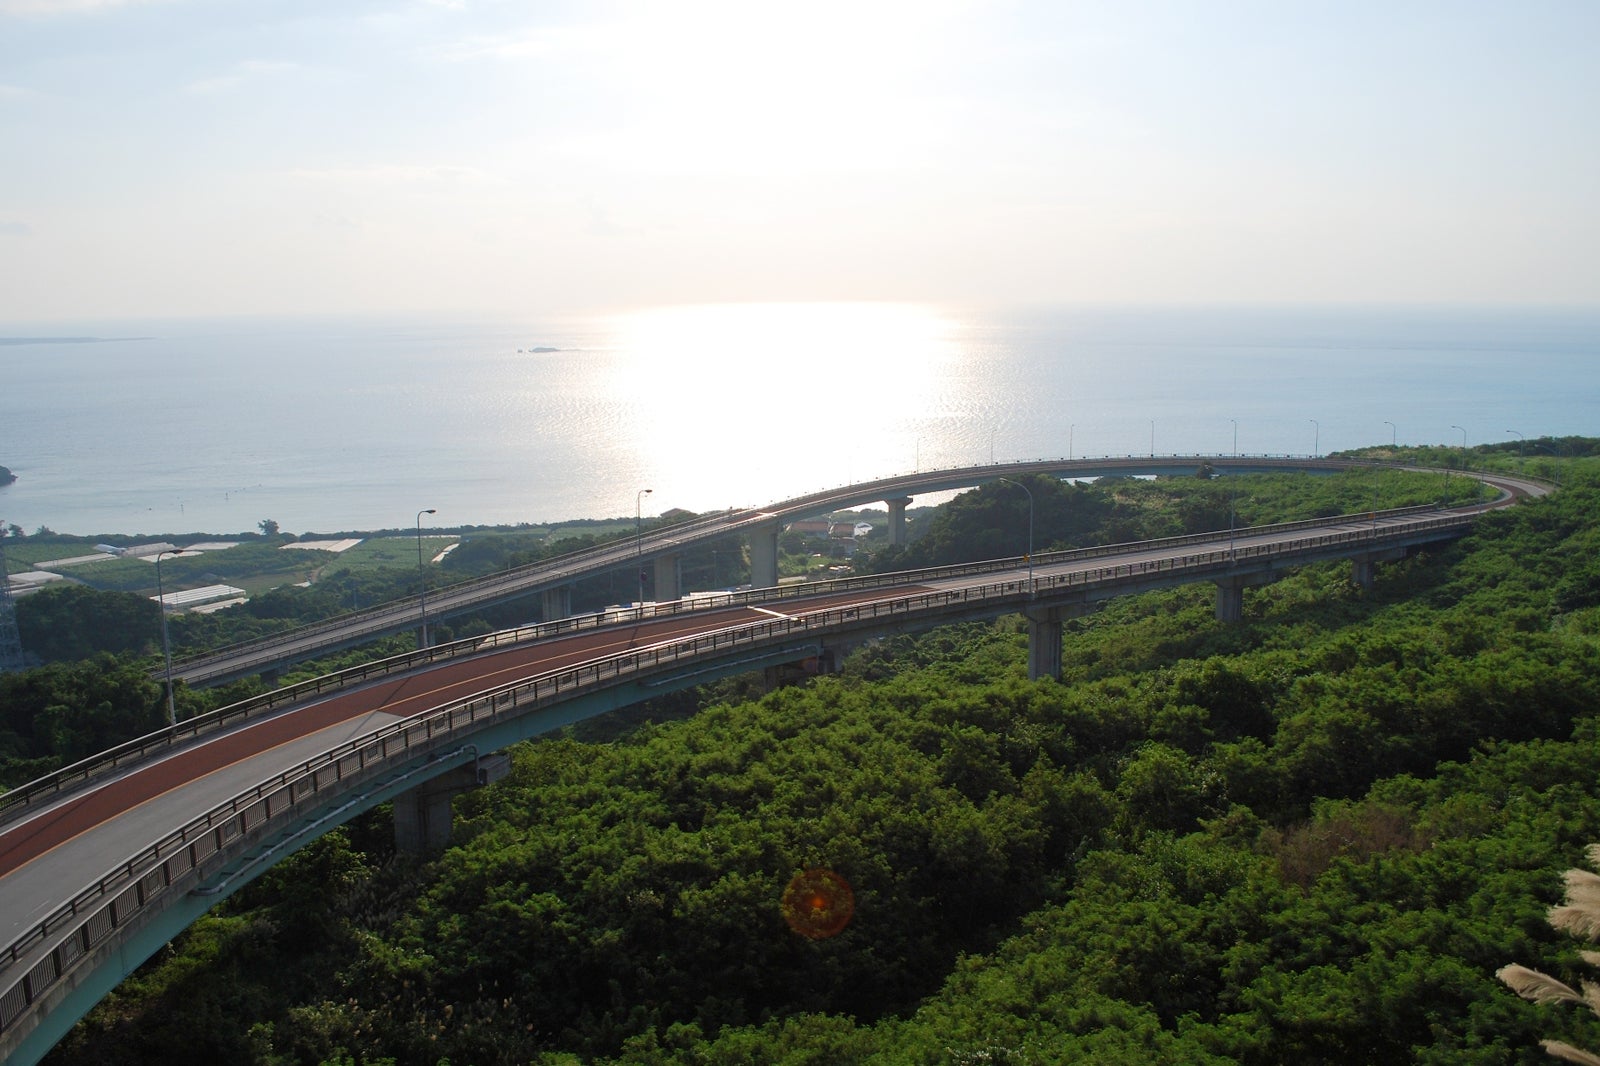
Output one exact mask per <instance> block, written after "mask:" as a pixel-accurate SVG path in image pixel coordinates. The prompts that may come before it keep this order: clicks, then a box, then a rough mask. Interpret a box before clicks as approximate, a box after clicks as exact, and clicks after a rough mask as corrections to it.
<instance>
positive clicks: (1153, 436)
mask: <svg viewBox="0 0 1600 1066" xmlns="http://www.w3.org/2000/svg"><path fill="white" fill-rule="evenodd" d="M1155 457H1156V420H1155V419H1153V418H1152V419H1151V420H1150V458H1152V459H1154V458H1155Z"/></svg>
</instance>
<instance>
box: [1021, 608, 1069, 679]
mask: <svg viewBox="0 0 1600 1066" xmlns="http://www.w3.org/2000/svg"><path fill="white" fill-rule="evenodd" d="M1022 617H1023V618H1026V619H1027V620H1028V680H1029V681H1037V680H1039V679H1040V678H1041V677H1053V678H1056V679H1057V680H1060V678H1061V611H1060V609H1059V608H1055V607H1042V608H1037V609H1035V610H1031V611H1024V612H1022Z"/></svg>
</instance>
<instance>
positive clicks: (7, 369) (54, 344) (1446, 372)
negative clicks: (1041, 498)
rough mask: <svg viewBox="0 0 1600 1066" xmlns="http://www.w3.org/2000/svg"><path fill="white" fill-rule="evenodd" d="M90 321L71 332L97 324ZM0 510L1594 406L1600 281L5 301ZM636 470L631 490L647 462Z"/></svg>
mask: <svg viewBox="0 0 1600 1066" xmlns="http://www.w3.org/2000/svg"><path fill="white" fill-rule="evenodd" d="M89 338H92V339H89ZM0 367H3V372H0V466H6V467H9V468H10V469H11V470H12V471H13V473H15V474H16V475H17V477H18V480H17V481H16V482H15V483H14V484H12V485H10V486H7V487H4V488H0V523H4V524H7V525H11V524H15V525H18V526H21V527H22V528H23V529H24V530H26V531H28V532H30V533H31V532H33V531H34V530H36V529H38V528H39V527H48V528H50V529H52V530H55V531H56V532H60V533H74V534H82V535H91V536H92V535H95V534H102V533H123V534H133V535H150V536H159V535H164V534H179V535H181V534H187V533H208V534H228V533H236V532H250V531H254V530H255V529H256V527H257V524H258V523H259V522H261V521H262V520H265V519H271V520H273V521H276V522H278V523H279V524H280V526H281V527H282V529H283V530H284V531H285V532H293V533H318V534H327V533H334V532H343V531H366V530H378V529H408V528H411V527H412V525H413V524H414V522H415V521H416V514H417V512H418V511H420V510H422V509H424V508H430V507H431V508H434V509H435V510H436V514H435V515H432V516H425V517H426V518H427V521H426V522H424V525H425V526H428V525H431V526H438V527H449V528H454V527H459V526H465V525H503V524H514V523H520V522H528V523H543V522H552V521H561V520H566V519H573V518H606V517H626V516H632V515H633V514H634V513H635V511H636V508H637V509H638V510H640V511H642V513H643V514H645V515H653V514H659V513H661V512H662V511H664V510H667V509H670V508H685V509H688V510H692V511H707V510H716V509H721V508H727V507H747V506H752V505H760V504H763V503H768V502H771V501H774V500H779V499H784V498H788V497H791V496H795V495H799V494H802V493H805V492H809V491H813V490H817V489H821V488H827V487H833V486H838V485H843V484H847V483H850V482H854V481H861V480H866V479H870V478H877V477H886V476H889V475H892V474H899V473H904V472H907V471H911V470H915V469H923V470H927V469H934V468H937V467H944V466H956V465H966V464H974V463H984V462H990V461H1006V460H1012V459H1031V458H1043V457H1054V456H1095V455H1130V454H1141V455H1142V454H1148V453H1150V452H1152V451H1154V452H1158V453H1184V454H1195V453H1205V454H1223V455H1226V454H1232V453H1233V452H1234V451H1235V450H1237V451H1238V452H1239V453H1241V454H1276V455H1310V454H1313V453H1318V454H1322V453H1327V452H1330V451H1335V450H1339V449H1347V448H1355V447H1361V446H1366V445H1376V444H1387V443H1389V442H1390V441H1391V440H1393V441H1396V442H1398V443H1401V444H1418V443H1431V444H1447V445H1454V446H1459V445H1461V444H1462V443H1463V442H1465V443H1466V444H1469V445H1476V444H1483V443H1487V442H1501V441H1507V440H1511V439H1513V438H1517V437H1521V438H1529V439H1532V438H1537V437H1540V436H1545V435H1549V436H1560V435H1566V434H1585V435H1593V434H1597V433H1600V309H1589V310H1550V309H1490V310H1478V309H1450V308H1293V309H1290V308H1207V309H1192V308H1188V309H1185V308H1143V309H1140V308H1056V309H1026V310H1010V311H973V310H966V309H958V308H948V307H940V306H932V305H918V304H873V303H858V304H850V303H841V304H755V305H706V306H687V307H667V308H655V309H644V310H639V311H635V312H628V313H619V314H609V315H588V316H570V317H564V318H563V317H553V316H547V317H542V318H538V317H529V318H527V319H525V320H517V319H515V318H512V317H510V316H507V317H504V318H501V319H498V320H492V321H491V320H474V319H467V318H460V317H457V318H446V317H434V318H423V317H399V316H396V317H391V318H358V317H349V318H317V319H310V318H302V319H242V318H234V319H205V320H202V319H192V320H180V321H155V320H147V321H125V322H73V323H16V322H9V323H0ZM646 488H648V489H650V490H652V491H651V492H650V493H649V494H648V495H643V496H641V495H640V493H641V490H643V489H646Z"/></svg>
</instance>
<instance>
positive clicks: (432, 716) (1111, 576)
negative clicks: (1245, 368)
mask: <svg viewBox="0 0 1600 1066" xmlns="http://www.w3.org/2000/svg"><path fill="white" fill-rule="evenodd" d="M1348 521H1349V519H1348V518H1347V519H1346V524H1348ZM1470 523H1471V515H1469V514H1454V515H1442V516H1439V517H1435V518H1431V519H1423V520H1420V521H1417V522H1407V523H1405V524H1404V525H1403V526H1399V527H1389V528H1388V529H1380V528H1378V527H1377V526H1376V525H1374V526H1371V527H1367V528H1358V529H1343V530H1339V531H1337V532H1330V533H1326V534H1323V535H1320V536H1314V537H1306V538H1299V539H1296V540H1293V541H1288V542H1280V543H1275V544H1264V545H1263V544H1253V545H1243V546H1235V547H1231V548H1215V549H1212V550H1209V551H1205V552H1198V553H1195V554H1193V555H1177V556H1170V557H1167V558H1164V559H1155V560H1146V561H1141V562H1129V563H1113V564H1111V565H1110V566H1103V567H1096V568H1093V569H1089V570H1082V571H1074V572H1069V573H1065V574H1052V575H1044V576H1041V577H1035V578H1032V579H1027V578H1013V579H1011V580H1007V581H1002V582H999V583H995V584H988V585H976V586H972V587H969V588H962V589H952V590H943V591H922V592H917V593H914V594H912V595H909V596H903V597H897V598H892V599H884V600H875V601H869V602H866V603H859V604H853V605H849V606H842V607H837V608H831V609H827V610H824V611H823V612H820V613H818V614H813V615H808V616H806V617H802V618H796V617H784V618H774V619H769V620H765V621H761V622H754V623H748V624H742V625H737V626H731V627H727V628H724V629H719V630H715V631H713V632H710V633H706V634H701V635H698V636H695V637H690V638H682V639H674V640H671V641H665V642H662V643H660V644H657V645H653V646H650V647H646V648H640V649H634V650H632V651H629V652H625V653H621V654H618V655H612V656H606V657H603V658H599V659H595V660H591V661H589V662H587V663H583V664H580V665H577V666H573V667H568V668H564V669H561V670H557V671H552V672H549V673H546V674H541V675H538V676H535V677H531V678H527V679H523V680H521V681H517V682H513V683H512V684H510V685H508V686H505V687H503V688H500V689H498V690H495V691H493V692H487V693H482V694H480V695H478V696H474V697H469V698H467V699H465V700H460V701H456V702H453V703H451V704H448V705H446V706H444V707H440V708H437V709H435V710H432V711H425V712H423V713H421V714H419V715H416V716H414V717H412V718H409V719H406V720H404V721H401V722H397V723H393V724H391V725H388V726H385V727H383V728H381V729H378V730H376V731H374V732H372V733H369V734H367V735H365V736H363V737H360V738H357V739H355V740H352V741H349V742H346V743H344V744H342V745H339V746H338V747H335V748H332V749H330V750H328V751H326V752H323V753H321V754H320V755H317V756H315V757H313V758H312V759H309V760H307V761H305V762H303V763H300V764H299V765H297V766H295V767H292V768H290V769H288V770H285V771H283V772H282V773H279V774H277V775H274V776H273V777H271V778H268V779H266V780H264V781H262V782H260V783H258V784H257V785H255V786H254V787H252V788H250V789H248V790H246V791H244V792H241V793H239V794H238V795H236V796H234V797H233V798H232V799H230V800H228V801H227V802H225V803H222V804H219V805H218V806H216V807H214V808H212V809H211V810H210V811H207V812H206V813H205V814H203V815H201V816H199V817H198V818H195V819H194V820H192V821H190V822H189V823H187V824H186V825H184V826H182V827H180V828H178V829H176V830H174V831H173V832H171V833H169V834H167V835H165V836H163V837H162V838H161V839H159V840H157V841H155V842H153V843H152V844H150V845H148V846H146V847H144V848H142V849H140V850H139V851H138V852H136V853H135V854H134V855H132V856H131V857H130V858H129V859H127V860H126V861H124V862H122V863H119V864H118V865H117V866H116V867H115V868H113V869H112V870H110V871H109V872H107V873H106V874H105V875H104V876H102V877H101V878H99V879H98V880H96V881H95V882H93V883H91V884H89V885H87V886H85V887H84V888H83V889H81V890H80V891H78V892H77V893H75V894H74V895H73V896H72V897H71V899H69V900H68V901H67V902H66V903H64V904H63V905H62V906H61V907H59V908H57V909H56V910H55V911H54V912H52V913H51V914H50V915H49V916H48V917H47V918H45V919H44V920H43V921H42V922H40V923H38V924H36V925H35V926H33V927H32V928H30V929H29V930H28V931H27V932H26V933H24V934H22V936H20V937H18V938H17V939H16V940H15V941H13V942H12V943H11V944H9V945H7V946H6V947H5V948H4V949H3V950H0V974H5V973H8V972H9V971H11V970H13V969H14V968H15V967H16V966H17V964H18V963H19V962H21V961H23V960H25V959H27V958H29V957H30V956H31V955H32V953H34V952H35V951H36V950H37V949H39V948H41V947H42V946H43V945H44V944H46V943H47V942H48V941H49V940H51V939H52V938H54V937H56V936H58V935H60V934H62V933H65V934H66V935H65V936H63V937H61V939H60V940H59V942H58V943H56V944H55V946H54V947H52V948H50V950H49V951H48V952H46V953H45V954H43V955H42V956H40V957H39V958H37V959H36V960H34V961H33V962H32V963H31V964H30V965H29V966H27V968H26V969H25V970H24V971H23V972H22V973H20V974H13V975H11V976H10V977H8V978H7V979H6V983H5V984H4V986H3V987H0V1035H3V1034H4V1033H5V1032H6V1030H7V1029H9V1028H10V1027H11V1026H12V1025H13V1024H14V1023H15V1022H16V1021H17V1019H18V1018H20V1017H21V1016H22V1015H23V1014H24V1013H25V1012H26V1010H27V1009H28V1007H29V1006H31V1005H32V1004H33V1003H35V1002H37V1001H38V999H39V997H40V996H42V995H43V994H45V993H46V992H47V991H48V990H49V989H50V988H51V987H53V986H54V985H55V984H56V983H57V982H58V981H59V980H60V979H61V978H62V977H63V976H65V975H66V974H68V973H70V972H71V970H72V969H73V968H74V967H75V966H76V965H78V964H80V963H81V961H82V960H84V959H85V958H86V957H87V956H88V955H89V954H90V953H91V952H93V951H94V950H95V949H96V948H97V947H99V946H100V945H101V944H103V943H105V942H106V940H107V938H108V937H110V936H111V935H112V934H113V933H115V932H116V931H117V930H118V929H122V928H125V927H127V925H128V924H129V923H130V922H132V921H134V920H136V918H137V917H138V916H139V915H140V914H141V913H142V912H143V911H144V910H145V909H146V908H148V907H150V906H151V905H152V904H154V903H155V902H157V901H158V900H159V899H160V898H161V897H163V896H165V895H166V894H167V893H169V892H170V891H172V890H174V889H179V890H182V891H190V890H192V889H193V888H195V887H198V886H199V885H200V883H201V882H202V881H204V880H205V879H206V878H208V877H214V876H215V875H216V874H217V873H218V872H219V871H220V868H221V866H222V865H224V864H225V863H226V861H228V858H229V856H228V849H230V848H233V847H236V846H238V845H240V844H242V843H243V842H245V841H246V840H248V839H250V838H252V837H254V836H256V835H258V834H261V833H264V832H265V831H267V830H269V829H272V828H274V827H278V826H282V825H283V824H285V823H286V822H287V821H288V820H289V819H291V818H299V817H303V816H305V815H306V814H307V813H308V812H310V811H312V810H314V809H316V808H319V807H322V806H324V805H326V804H327V803H329V802H331V799H330V797H332V796H336V795H339V794H342V793H344V792H348V791H350V790H352V789H354V788H357V787H361V786H363V785H366V784H370V783H371V782H373V781H375V780H376V779H378V778H379V777H381V776H382V775H383V773H384V772H385V771H386V770H388V769H392V768H393V767H394V766H395V765H396V764H397V763H402V764H403V763H406V762H410V761H412V760H415V759H416V758H420V757H423V756H425V755H427V754H429V753H432V752H435V751H437V750H438V749H439V748H440V747H442V746H445V745H446V744H452V743H462V742H466V741H470V739H471V737H472V735H473V734H474V733H476V732H477V731H479V730H481V729H483V728H486V727H487V725H488V724H490V723H493V722H497V721H501V720H503V719H504V718H506V717H507V716H510V715H513V714H527V713H530V712H532V711H534V710H537V709H539V708H540V707H548V706H551V705H554V704H556V703H559V702H563V701H565V700H567V699H571V698H574V697H576V696H579V695H582V694H583V693H584V692H586V691H592V690H594V689H596V688H599V687H602V686H604V685H606V684H615V683H619V682H621V681H623V680H625V679H628V678H639V677H642V676H645V675H648V674H651V673H655V672H660V671H664V670H667V669H671V668H674V667H676V666H677V665H678V664H680V663H682V662H685V661H693V660H696V659H699V658H702V657H705V656H708V655H710V656H717V657H721V656H722V655H724V654H726V653H727V652H729V651H730V650H742V649H746V648H748V649H751V650H759V649H760V648H762V647H763V646H771V645H781V644H782V643H784V642H789V641H792V640H793V639H794V638H796V637H797V636H798V637H812V636H821V635H823V634H825V633H827V632H830V631H833V632H839V631H849V630H851V629H858V628H866V627H870V626H872V625H874V624H875V623H877V622H878V621H880V620H881V619H883V618H884V617H895V616H898V617H901V618H910V617H913V616H917V615H922V616H925V617H926V618H937V617H938V616H940V615H943V614H948V613H952V612H954V611H957V610H969V609H970V608H971V607H972V606H973V605H974V604H989V605H991V606H993V605H998V607H999V609H1002V610H1003V609H1006V608H1009V607H1012V606H1015V605H1020V604H1021V603H1025V602H1028V601H1030V600H1033V599H1035V598H1036V597H1037V596H1039V595H1040V594H1041V593H1045V594H1052V593H1060V592H1063V591H1070V590H1075V589H1080V588H1081V589H1090V588H1092V587H1093V586H1096V585H1106V584H1115V583H1118V582H1123V581H1126V580H1128V579H1130V578H1134V577H1140V576H1145V575H1151V574H1167V575H1172V574H1176V573H1179V572H1183V573H1187V574H1193V575H1195V576H1196V578H1197V579H1198V578H1199V577H1201V576H1204V574H1205V573H1207V572H1209V571H1212V570H1216V569H1221V568H1232V567H1233V566H1235V565H1237V563H1238V561H1239V560H1241V559H1246V560H1248V559H1262V558H1268V557H1278V556H1290V555H1304V554H1306V553H1308V552H1312V551H1314V550H1316V549H1320V548H1327V547H1332V546H1349V545H1352V544H1357V543H1365V544H1381V543H1383V542H1385V541H1391V540H1396V539H1404V538H1410V537H1415V536H1416V535H1417V534H1418V533H1426V532H1430V531H1442V530H1445V529H1449V530H1458V529H1462V528H1465V527H1466V526H1468V525H1470ZM1250 532H1251V533H1252V534H1255V533H1259V532H1260V530H1259V529H1255V530H1251V531H1250ZM1175 539H1179V540H1187V539H1190V538H1175ZM1210 539H1212V540H1215V536H1212V537H1211V538H1210ZM1089 550H1090V551H1095V550H1097V549H1089ZM1012 565H1013V566H1014V564H1012ZM902 577H903V575H902ZM213 860H214V861H213Z"/></svg>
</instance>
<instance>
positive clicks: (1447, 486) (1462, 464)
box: [1444, 426, 1467, 497]
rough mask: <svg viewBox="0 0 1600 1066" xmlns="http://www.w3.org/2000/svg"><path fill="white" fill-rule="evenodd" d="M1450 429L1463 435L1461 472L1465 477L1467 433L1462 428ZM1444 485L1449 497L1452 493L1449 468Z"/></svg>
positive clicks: (1446, 470) (1453, 427)
mask: <svg viewBox="0 0 1600 1066" xmlns="http://www.w3.org/2000/svg"><path fill="white" fill-rule="evenodd" d="M1450 428H1451V429H1454V430H1457V431H1459V432H1460V433H1461V470H1462V473H1463V475H1464V474H1465V472H1466V469H1467V431H1466V430H1464V429H1462V428H1461V427H1460V426H1451V427H1450ZM1444 484H1445V495H1446V497H1448V496H1449V493H1450V469H1449V467H1446V468H1445V474H1444Z"/></svg>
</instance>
